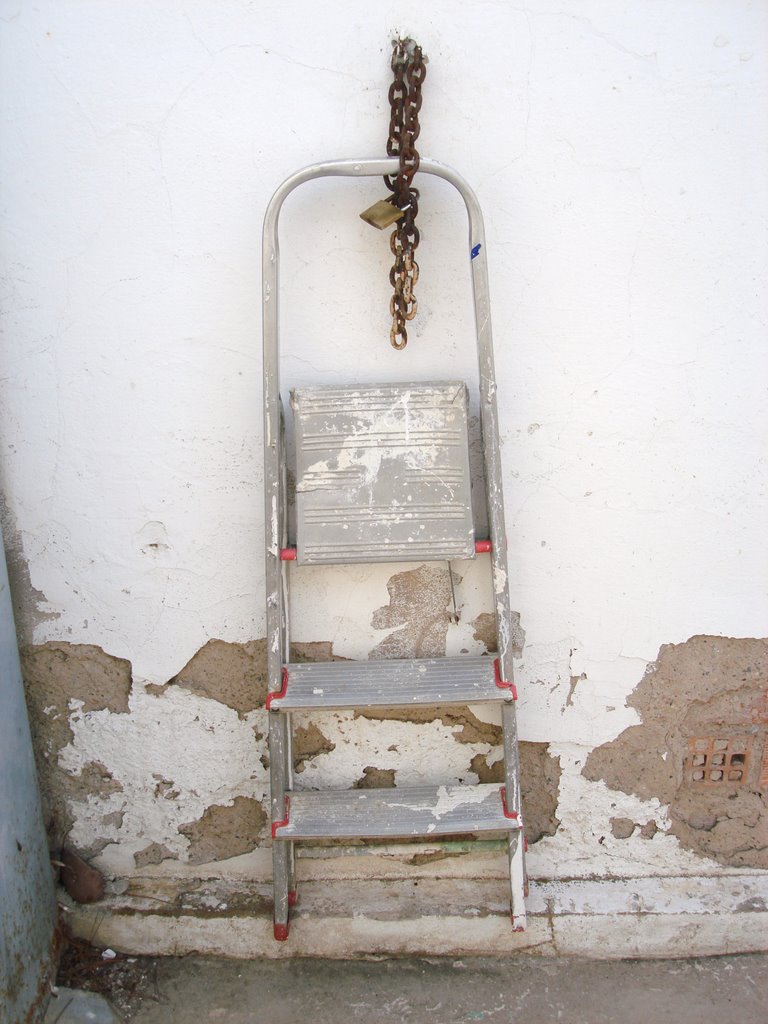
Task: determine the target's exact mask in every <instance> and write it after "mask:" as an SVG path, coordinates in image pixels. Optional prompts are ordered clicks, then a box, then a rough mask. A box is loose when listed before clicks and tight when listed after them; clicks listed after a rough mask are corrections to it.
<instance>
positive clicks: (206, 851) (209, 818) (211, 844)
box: [179, 796, 267, 864]
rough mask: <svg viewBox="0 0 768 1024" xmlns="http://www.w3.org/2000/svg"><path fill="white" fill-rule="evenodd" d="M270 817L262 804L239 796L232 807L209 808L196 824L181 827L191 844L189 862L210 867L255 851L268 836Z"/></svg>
mask: <svg viewBox="0 0 768 1024" xmlns="http://www.w3.org/2000/svg"><path fill="white" fill-rule="evenodd" d="M266 821H267V815H266V812H265V810H264V808H263V807H262V805H261V804H260V803H259V801H258V800H254V799H253V798H252V797H245V796H236V797H235V799H234V800H233V801H232V803H231V804H225V805H222V804H214V805H212V806H211V807H206V809H205V811H204V812H203V814H202V815H201V817H199V818H198V819H197V820H196V821H190V822H187V823H185V824H183V825H180V826H179V832H181V834H182V835H184V836H186V837H187V839H188V840H189V849H188V851H187V861H188V862H189V863H190V864H209V863H210V862H211V861H217V860H227V859H228V858H229V857H237V856H239V855H240V854H241V853H248V852H250V851H251V850H253V849H255V848H256V847H257V846H258V845H259V842H260V840H261V837H262V835H263V833H264V826H265V824H266Z"/></svg>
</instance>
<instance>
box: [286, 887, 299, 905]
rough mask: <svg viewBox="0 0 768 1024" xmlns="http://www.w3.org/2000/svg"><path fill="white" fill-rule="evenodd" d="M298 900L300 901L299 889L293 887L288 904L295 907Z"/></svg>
mask: <svg viewBox="0 0 768 1024" xmlns="http://www.w3.org/2000/svg"><path fill="white" fill-rule="evenodd" d="M298 902H299V890H298V889H291V891H290V892H289V893H288V906H289V907H295V906H296V904H297V903H298Z"/></svg>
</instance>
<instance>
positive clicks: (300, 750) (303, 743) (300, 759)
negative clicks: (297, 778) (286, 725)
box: [293, 722, 336, 773]
mask: <svg viewBox="0 0 768 1024" xmlns="http://www.w3.org/2000/svg"><path fill="white" fill-rule="evenodd" d="M335 749H336V744H335V743H332V742H331V741H330V740H329V739H328V737H327V736H325V735H323V733H321V732H320V730H319V729H318V727H317V726H316V725H315V723H314V722H309V723H308V724H307V725H306V726H304V725H300V726H298V728H296V729H294V730H293V767H294V771H296V772H298V773H301V772H303V771H304V765H305V764H306V762H307V761H310V760H311V759H312V758H313V757H319V756H320V754H328V753H330V751H332V750H335Z"/></svg>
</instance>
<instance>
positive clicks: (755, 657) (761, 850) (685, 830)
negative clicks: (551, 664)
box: [584, 636, 768, 868]
mask: <svg viewBox="0 0 768 1024" xmlns="http://www.w3.org/2000/svg"><path fill="white" fill-rule="evenodd" d="M628 703H629V704H630V706H631V707H633V708H635V709H636V710H637V712H638V713H639V714H640V716H641V718H642V724H641V725H636V726H631V727H630V728H628V729H625V731H624V732H623V733H622V734H621V735H620V736H619V737H618V738H617V739H615V740H613V741H612V742H611V743H607V744H604V745H603V746H601V747H598V748H597V749H596V750H594V751H593V752H592V753H591V754H590V756H589V758H588V759H587V762H586V765H585V767H584V775H585V776H586V777H587V778H589V779H593V780H596V779H604V780H605V782H606V783H607V784H608V785H609V786H610V787H611V788H612V789H617V790H622V791H624V792H626V793H633V794H635V795H636V796H639V797H642V798H643V799H648V798H651V797H657V798H658V799H659V800H660V801H662V803H668V804H669V816H670V819H671V821H672V828H671V831H672V833H673V834H674V835H676V836H677V837H678V839H679V840H680V842H681V844H682V845H683V846H684V847H685V848H687V849H689V850H692V851H694V852H695V853H699V854H702V855H704V856H707V857H712V858H714V859H715V860H717V861H720V863H722V864H728V865H732V866H734V867H753V868H768V771H767V770H766V767H767V766H768V744H767V742H766V733H767V732H768V729H767V728H766V727H767V726H768V640H756V639H733V638H729V637H717V636H694V637H691V639H690V640H688V641H687V643H682V644H670V645H667V646H665V647H662V648H661V650H660V652H659V657H658V659H657V661H656V662H655V663H653V664H652V665H650V666H649V667H648V671H647V672H646V674H645V676H644V678H643V680H642V682H641V683H640V684H639V686H638V687H637V689H636V690H635V692H634V694H633V695H632V696H631V697H630V699H629V701H628ZM635 827H640V830H641V834H643V832H642V827H643V826H642V823H639V822H632V821H631V820H628V819H623V818H616V819H613V834H614V835H615V836H617V837H620V838H625V837H628V836H629V835H631V834H632V833H633V831H634V829H635ZM649 838H650V836H649Z"/></svg>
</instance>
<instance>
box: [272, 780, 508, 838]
mask: <svg viewBox="0 0 768 1024" xmlns="http://www.w3.org/2000/svg"><path fill="white" fill-rule="evenodd" d="M499 793H500V794H501V809H502V810H503V811H504V817H505V818H513V819H514V820H515V821H517V819H518V818H519V817H520V815H519V814H518V813H517V811H510V809H509V807H507V787H506V786H502V787H501V788H500V789H499ZM287 799H288V798H287V797H286V800H287ZM274 828H275V826H274V825H273V826H272V835H274V834H275V832H274Z"/></svg>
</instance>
